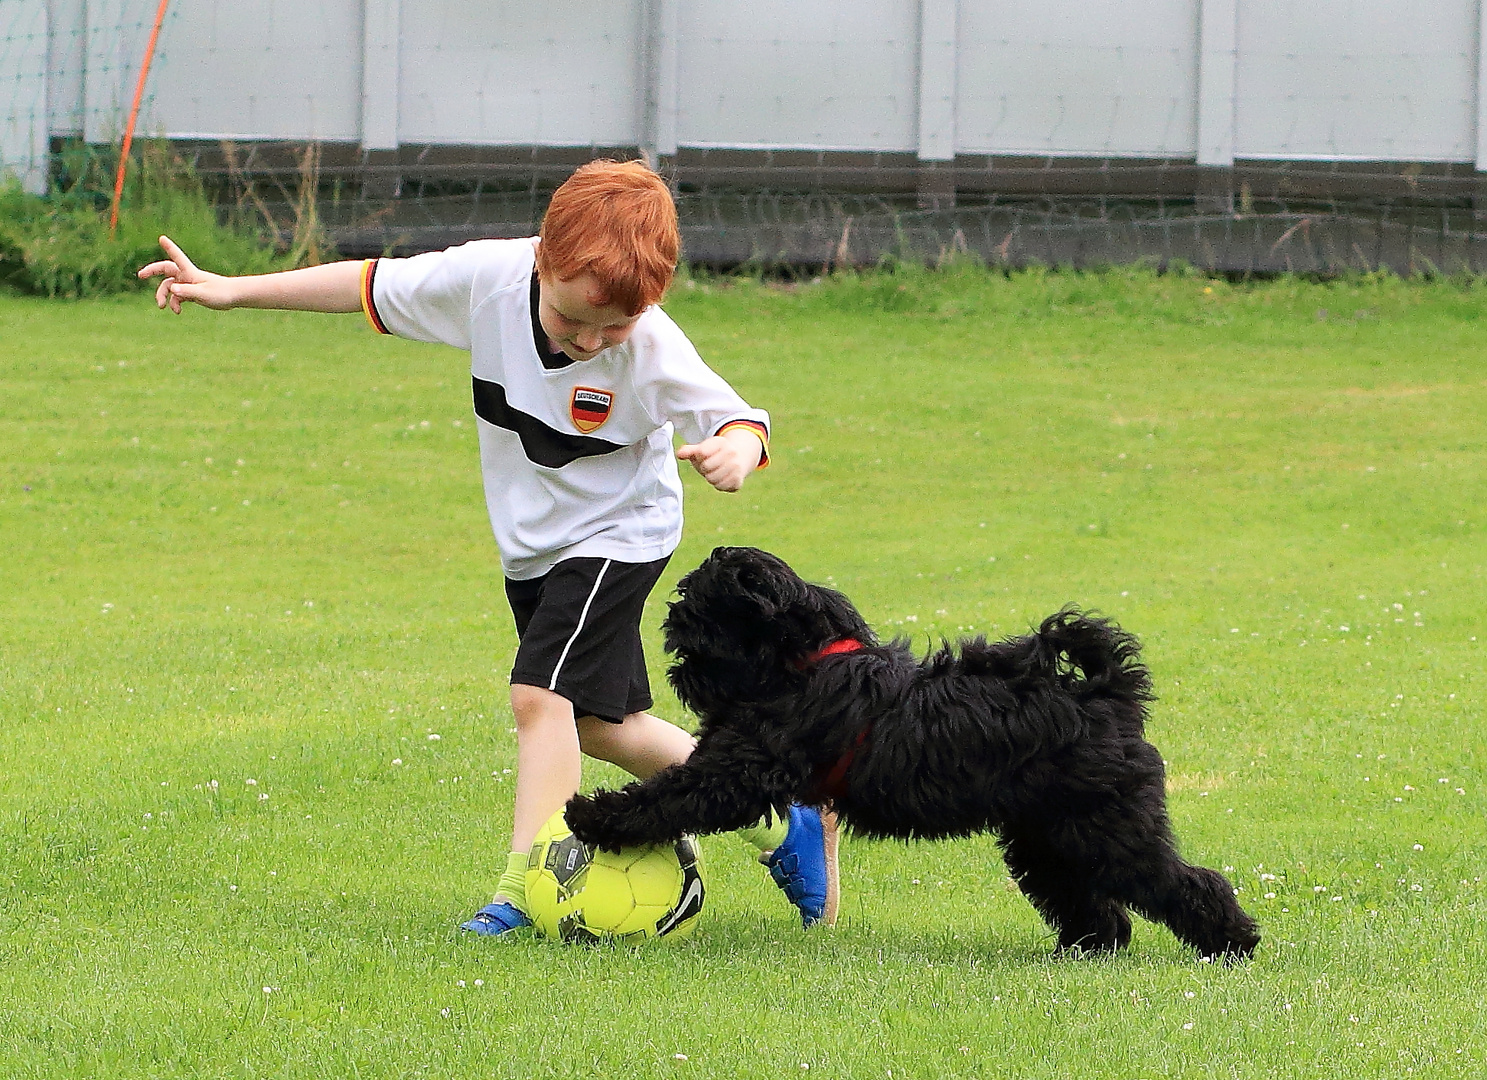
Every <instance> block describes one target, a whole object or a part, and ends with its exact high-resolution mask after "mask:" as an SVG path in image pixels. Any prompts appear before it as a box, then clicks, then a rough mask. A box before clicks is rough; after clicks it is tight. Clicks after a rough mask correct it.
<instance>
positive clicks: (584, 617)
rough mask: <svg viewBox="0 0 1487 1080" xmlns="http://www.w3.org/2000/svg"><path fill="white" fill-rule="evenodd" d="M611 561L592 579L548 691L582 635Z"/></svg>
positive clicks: (553, 671) (554, 684) (553, 670)
mask: <svg viewBox="0 0 1487 1080" xmlns="http://www.w3.org/2000/svg"><path fill="white" fill-rule="evenodd" d="M612 561H613V560H612V559H605V560H604V565H603V566H601V567H599V576H598V577H596V578H595V579H594V587H593V588H592V589H591V590H589V598H588V599H587V600H585V601H584V602H583V610H582V611H581V612H579V613H578V626H577V627H576V628H575V629H574V631H573V636H572V637H570V638H569V639H568V644H566V645H564V646H563V654H562V655H561V656H559V657H558V662H557V665H556V666H555V667H554V668H553V669H552V678H551V679H550V680H548V683H547V688H548V689H549V690H556V689H557V688H558V673H559V672H561V671H562V670H563V661H564V660H566V659H568V650H569V649H571V648H573V643H574V642H575V641H577V640H578V635H579V634H581V633H583V624H584V623H585V622H587V621H588V617H589V608H590V607H592V606H593V604H594V597H596V596H598V595H599V586H600V585H601V584H603V582H604V575H605V573H606V572H607V571H608V570H609V564H610V563H611V562H612Z"/></svg>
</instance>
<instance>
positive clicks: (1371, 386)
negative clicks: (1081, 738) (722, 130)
mask: <svg viewBox="0 0 1487 1080" xmlns="http://www.w3.org/2000/svg"><path fill="white" fill-rule="evenodd" d="M1484 305H1487V288H1484V287H1483V286H1481V285H1477V286H1466V285H1461V284H1459V283H1444V282H1442V283H1435V284H1428V285H1427V284H1414V283H1401V282H1398V281H1393V280H1363V281H1355V282H1346V283H1334V284H1330V285H1319V284H1308V283H1304V282H1298V281H1291V280H1283V281H1278V282H1270V283H1256V284H1249V285H1230V284H1227V283H1225V282H1222V281H1217V282H1216V281H1209V280H1205V279H1202V278H1196V277H1183V276H1178V275H1169V276H1162V277H1158V276H1154V275H1152V274H1150V273H1146V272H1138V273H1123V272H1111V273H1108V274H1105V275H1072V274H1049V273H1043V272H1028V273H1023V274H1018V275H1015V276H1013V277H1011V278H1007V277H1003V276H1000V275H987V274H983V273H981V272H978V271H971V270H963V271H954V272H947V273H944V274H928V273H912V274H907V273H901V274H896V275H894V274H883V275H876V276H869V277H865V278H862V279H852V278H849V279H841V280H833V281H828V282H826V283H824V284H801V285H800V286H798V287H794V288H781V287H766V286H761V285H759V284H756V283H749V282H741V283H726V282H717V281H713V282H708V281H694V282H692V283H691V284H690V285H689V284H687V283H686V282H682V283H681V284H679V285H678V287H677V288H676V289H675V290H674V294H673V298H672V300H671V301H670V302H669V305H668V306H669V310H670V311H671V312H672V314H673V315H674V316H675V317H676V318H677V319H678V321H679V322H681V323H682V325H683V326H684V327H685V328H686V329H687V330H688V331H689V332H690V334H691V335H692V337H693V339H694V340H695V341H696V343H697V344H698V346H699V348H700V349H701V350H702V352H703V354H704V356H706V357H707V358H708V359H709V361H710V362H711V363H712V364H713V365H714V366H715V367H716V368H717V369H718V370H719V371H720V372H721V373H722V374H724V375H725V376H726V377H727V378H728V379H730V380H731V381H732V382H733V383H734V384H735V385H736V386H737V387H738V388H739V389H740V390H741V391H742V392H743V393H744V394H745V396H747V397H748V398H749V399H750V400H751V401H753V402H755V403H757V404H759V405H761V406H764V407H766V408H768V409H769V410H770V411H771V413H772V415H773V418H774V422H775V441H774V447H773V449H774V464H773V466H772V467H771V468H770V469H769V470H767V471H765V472H763V473H760V474H758V475H757V476H755V477H754V478H752V479H751V480H750V481H749V483H748V485H747V486H746V487H745V489H744V490H743V491H742V492H741V493H739V494H737V495H731V496H729V495H721V494H718V493H716V492H713V491H711V490H710V489H707V488H706V487H705V485H703V484H701V483H700V482H697V480H696V478H695V477H689V481H688V487H689V491H688V496H689V502H688V507H687V515H688V526H687V536H686V540H685V542H684V543H683V545H682V548H681V550H680V551H679V552H678V553H677V556H676V558H675V559H674V561H673V563H672V566H671V568H670V571H669V573H668V577H667V578H666V579H664V582H663V587H662V588H659V589H658V590H657V594H656V595H655V596H654V597H653V599H652V605H651V609H650V612H649V614H648V616H647V624H646V628H647V632H648V635H649V638H648V640H649V645H650V650H651V652H650V655H651V663H652V672H653V680H654V681H655V682H656V683H657V684H658V686H659V685H660V684H661V682H662V680H663V673H664V657H663V655H662V653H661V650H660V645H659V634H658V627H659V622H660V618H661V615H662V613H663V611H664V607H663V604H664V601H665V599H666V592H667V590H668V589H669V587H670V586H671V585H672V584H673V583H674V582H675V580H676V578H677V577H679V576H680V574H681V573H683V572H684V571H685V570H686V569H687V568H689V567H690V566H693V565H695V564H696V563H697V561H698V560H700V559H701V557H702V556H703V555H704V554H705V553H706V552H707V551H708V550H709V549H710V548H711V547H712V546H713V545H714V544H717V543H730V544H733V543H737V544H753V545H757V546H760V547H764V548H767V549H770V550H772V551H774V552H777V553H778V554H780V555H782V556H784V557H785V558H787V559H788V560H790V561H791V562H792V563H793V564H794V565H795V566H796V567H797V568H798V569H799V570H800V571H801V572H802V573H803V574H805V575H806V576H808V577H811V578H814V579H816V580H821V581H826V582H830V583H832V584H834V585H835V586H837V587H839V588H841V589H844V590H845V591H846V592H848V593H849V594H850V595H851V596H852V597H853V598H854V599H855V600H856V601H857V603H858V605H859V606H860V607H861V608H862V610H863V611H864V612H865V613H866V614H867V616H868V618H869V619H870V621H872V622H873V623H874V625H875V626H877V627H878V628H879V629H880V632H881V633H883V634H884V635H894V634H903V635H908V636H910V637H912V639H913V640H914V641H915V643H916V644H917V645H918V646H919V647H921V648H927V647H928V646H929V644H930V643H931V642H935V643H937V642H938V641H939V639H940V638H941V637H951V638H953V637H955V636H957V635H960V634H963V633H987V634H991V635H1003V634H1011V633H1019V632H1022V631H1024V630H1025V629H1026V628H1027V627H1028V625H1029V624H1030V623H1034V622H1036V621H1037V620H1038V619H1040V618H1041V617H1042V616H1044V615H1046V614H1048V613H1049V612H1051V611H1053V610H1056V609H1057V608H1059V607H1060V606H1062V605H1063V604H1065V603H1070V602H1074V603H1078V604H1081V605H1084V606H1087V607H1093V608H1096V609H1098V610H1100V611H1102V612H1104V613H1105V614H1107V615H1110V616H1112V617H1114V618H1115V619H1117V620H1118V621H1119V622H1120V623H1121V624H1122V625H1123V626H1124V627H1126V628H1127V629H1129V630H1131V631H1133V632H1134V633H1136V634H1138V635H1139V636H1140V637H1141V639H1142V640H1143V642H1144V643H1145V647H1146V657H1147V660H1148V662H1149V664H1150V665H1151V668H1152V671H1153V675H1154V679H1155V684H1156V687H1157V689H1158V692H1159V694H1160V698H1159V700H1158V701H1157V702H1156V703H1155V705H1154V706H1153V710H1152V720H1151V724H1150V736H1151V738H1152V740H1153V741H1154V742H1155V743H1156V744H1157V746H1158V747H1160V748H1161V750H1162V752H1163V754H1164V756H1165V757H1166V759H1167V760H1168V762H1169V780H1170V793H1171V809H1172V816H1173V819H1174V822H1175V825H1176V828H1177V831H1178V835H1179V836H1180V838H1181V841H1182V844H1183V848H1184V852H1185V854H1186V855H1187V856H1188V857H1189V858H1190V859H1191V860H1193V861H1196V862H1201V863H1203V864H1205V865H1209V866H1213V867H1215V868H1221V869H1225V870H1226V871H1228V873H1229V874H1230V876H1231V878H1232V880H1233V881H1234V883H1235V885H1236V886H1237V887H1238V888H1239V890H1240V893H1239V896H1240V899H1241V902H1242V903H1243V904H1244V905H1245V906H1246V907H1247V908H1248V909H1249V910H1250V911H1251V912H1252V913H1254V914H1255V916H1256V917H1257V918H1258V919H1259V920H1260V923H1261V925H1262V929H1263V932H1264V935H1265V936H1264V941H1263V943H1262V944H1261V946H1260V948H1259V950H1258V952H1257V953H1256V955H1255V957H1254V958H1253V960H1252V961H1250V962H1249V963H1246V964H1242V965H1237V966H1234V967H1225V966H1222V965H1209V964H1201V963H1199V962H1198V961H1197V960H1196V959H1195V958H1194V957H1193V955H1192V954H1191V953H1189V952H1187V951H1186V950H1184V949H1183V948H1182V947H1180V946H1179V945H1178V944H1177V942H1176V941H1175V939H1174V938H1173V937H1172V936H1171V935H1170V934H1169V933H1168V932H1167V931H1166V930H1165V929H1162V928H1159V927H1155V926H1153V925H1151V924H1148V923H1144V922H1139V921H1138V924H1137V927H1136V932H1135V937H1134V940H1133V941H1132V944H1131V947H1130V949H1129V950H1127V952H1126V953H1124V954H1123V955H1121V956H1119V957H1117V958H1114V959H1093V960H1061V959H1056V958H1054V957H1053V956H1052V940H1051V937H1050V935H1049V934H1048V932H1047V931H1046V929H1045V928H1044V927H1043V926H1042V924H1041V923H1040V922H1039V920H1038V919H1037V918H1036V916H1035V915H1034V913H1033V912H1032V910H1031V908H1030V907H1029V906H1028V905H1027V903H1026V902H1025V901H1024V900H1023V899H1022V898H1021V896H1020V894H1019V893H1018V892H1017V891H1016V889H1015V887H1014V886H1013V884H1012V883H1011V882H1010V881H1009V880H1008V878H1007V875H1006V871H1005V869H1004V868H1003V866H1002V865H1001V863H1000V860H999V859H998V858H997V853H996V848H995V844H994V842H993V841H992V840H991V839H990V838H988V837H983V838H977V839H972V840H965V841H958V842H954V843H945V844H938V845H929V844H923V845H901V844H887V843H868V842H862V841H849V842H848V843H846V844H845V845H844V852H843V862H844V867H843V873H844V902H843V918H842V923H841V926H840V927H839V928H837V929H836V930H835V931H834V932H811V933H805V932H803V931H802V930H801V929H800V927H799V925H798V921H797V919H796V917H795V915H794V913H793V911H792V910H791V909H790V908H789V907H788V906H787V905H786V904H785V903H784V901H783V900H782V899H781V898H780V897H779V895H778V894H777V892H776V890H775V889H774V888H773V886H772V885H770V884H769V883H768V881H767V878H766V876H765V874H764V872H763V870H762V869H761V868H760V867H759V866H757V865H756V864H754V863H753V862H752V861H751V860H750V858H749V853H748V852H747V851H746V850H745V849H744V847H743V845H742V844H741V842H739V841H738V840H736V839H735V838H733V837H731V836H721V837H713V838H709V839H708V840H707V841H706V842H705V844H704V851H705V855H706V860H707V869H708V884H709V893H708V908H707V911H706V913H705V916H704V919H703V922H702V924H701V927H700V929H699V931H698V933H697V935H696V936H695V937H694V938H692V939H691V940H688V941H685V942H680V943H675V944H673V945H670V946H665V945H662V946H658V947H653V948H650V949H648V950H643V951H638V952H631V951H624V950H614V949H588V948H578V947H564V946H561V945H554V944H549V943H545V942H542V941H539V940H535V939H531V938H527V939H524V940H517V941H495V942H493V941H486V940H478V939H472V938H470V937H468V936H466V935H462V934H461V933H460V932H459V931H457V930H456V929H455V927H456V925H457V923H458V922H459V921H461V920H462V919H464V918H466V917H468V916H469V915H470V913H471V912H473V911H474V910H475V909H476V908H477V907H478V906H479V905H480V904H481V903H484V902H485V901H486V900H487V899H488V898H489V894H490V893H491V892H492V890H493V887H494V882H495V877H496V874H497V871H498V867H499V866H500V865H501V863H502V861H503V859H504V854H505V846H506V840H507V831H508V827H509V822H510V813H511V811H510V805H509V801H510V796H511V790H512V779H513V778H512V775H511V772H510V770H511V769H512V768H513V766H514V759H515V741H514V735H513V733H512V726H511V717H510V712H509V709H508V708H507V705H506V702H505V679H506V674H507V672H508V671H509V665H510V659H511V654H512V651H513V648H514V643H515V636H514V632H513V630H512V628H511V625H510V618H509V614H508V612H507V608H506V605H505V601H504V597H503V593H502V587H501V579H500V574H499V568H498V564H497V559H496V554H495V551H494V548H493V544H492V542H491V540H490V536H489V529H488V526H487V524H486V519H485V508H484V504H483V499H482V496H481V491H480V480H479V470H478V461H477V453H476V445H475V429H474V423H473V420H472V416H471V412H470V403H469V383H468V361H467V358H466V357H465V356H464V355H463V354H461V353H458V352H455V351H453V350H448V349H443V348H438V347H431V346H421V345H416V344H411V343H407V342H400V341H395V340H391V339H384V338H378V337H376V336H375V335H373V334H372V333H371V332H370V330H369V329H368V328H367V327H366V325H365V323H364V321H363V320H361V319H360V318H359V317H316V316H301V315H289V314H277V313H260V312H236V313H228V314H213V313H209V312H204V311H200V310H190V311H188V312H187V313H186V314H185V316H183V317H181V318H172V317H169V316H167V315H163V314H161V313H158V312H157V311H156V310H155V309H154V306H153V303H152V302H151V301H150V300H149V299H148V298H147V297H145V296H143V295H138V296H129V297H123V298H116V299H110V300H105V301H96V302H85V303H46V302H41V301H35V300H27V299H17V298H14V297H0V539H3V553H0V1075H3V1076H5V1077H15V1078H30V1077H63V1076H79V1077H81V1076H90V1077H92V1076H109V1077H162V1078H163V1077H191V1078H197V1077H223V1078H226V1077H233V1078H238V1077H242V1078H248V1077H295V1078H300V1077H304V1078H329V1077H364V1078H371V1077H378V1078H380V1077H466V1076H468V1077H548V1076H553V1077H592V1076H621V1077H628V1076H634V1077H720V1078H722V1077H729V1078H731V1077H782V1076H802V1075H809V1076H826V1077H844V1078H853V1080H857V1078H868V1077H884V1078H887V1077H892V1078H896V1080H901V1078H914V1077H924V1078H931V1077H950V1076H956V1077H959V1076H968V1077H969V1076H975V1077H1030V1078H1031V1077H1040V1078H1041V1077H1049V1078H1053V1077H1074V1076H1077V1077H1081V1078H1083V1077H1101V1078H1102V1077H1110V1078H1123V1080H1133V1078H1137V1077H1167V1076H1184V1077H1187V1076H1194V1077H1210V1076H1211V1077H1224V1078H1231V1077H1272V1076H1281V1077H1360V1076H1367V1077H1405V1076H1422V1077H1423V1076H1460V1077H1473V1076H1480V1075H1482V1074H1483V1073H1484V1072H1487V1020H1484V1012H1483V1009H1482V987H1483V985H1484V972H1487V894H1484V885H1483V881H1482V878H1483V876H1484V874H1487V869H1484V862H1487V822H1484V811H1487V753H1484V734H1483V733H1484V729H1487V725H1484V720H1487V716H1484V708H1483V697H1484V692H1487V677H1484V670H1483V668H1484V658H1487V651H1484V647H1487V625H1484V620H1483V618H1482V615H1481V612H1482V609H1483V604H1484V584H1487V582H1484V568H1487V529H1484V525H1487V516H1484V507H1487V467H1484V460H1487V459H1484V452H1487V334H1484V320H1483V314H1484V310H1487V307H1484ZM1479 639H1480V640H1479ZM658 711H659V712H661V713H662V714H663V715H666V716H668V717H672V718H674V719H677V720H679V721H682V722H686V717H685V716H684V715H683V714H682V713H681V711H680V710H679V708H678V706H677V705H676V703H675V701H674V699H672V698H670V697H669V696H668V695H667V694H666V693H665V692H664V691H662V692H661V693H660V694H659V696H658ZM619 779H620V776H619V774H618V773H617V772H616V771H614V770H612V769H609V768H607V767H597V766H595V767H591V768H590V769H589V770H588V771H587V773H586V782H588V783H594V784H598V783H612V782H615V781H618V780H619Z"/></svg>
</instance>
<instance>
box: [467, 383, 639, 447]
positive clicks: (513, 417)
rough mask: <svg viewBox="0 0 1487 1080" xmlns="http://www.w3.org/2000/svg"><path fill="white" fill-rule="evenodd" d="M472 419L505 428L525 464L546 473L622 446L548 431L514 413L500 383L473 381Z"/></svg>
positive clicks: (532, 419) (526, 415)
mask: <svg viewBox="0 0 1487 1080" xmlns="http://www.w3.org/2000/svg"><path fill="white" fill-rule="evenodd" d="M472 381H473V382H474V386H475V415H476V416H478V417H480V419H482V420H484V421H485V422H486V423H487V424H494V425H495V426H496V427H498V428H505V429H506V430H507V431H510V432H514V433H515V434H516V437H517V438H519V439H521V448H522V450H523V451H524V452H525V453H526V455H527V460H528V461H530V462H532V463H534V464H536V465H541V466H543V467H544V468H548V469H561V468H562V467H563V466H564V465H568V464H571V463H572V462H575V461H577V460H578V459H579V458H586V457H597V456H598V455H600V454H612V453H614V452H615V451H616V450H623V449H624V448H625V447H624V445H623V444H621V443H612V442H609V441H608V440H607V439H595V438H592V437H591V436H588V435H570V434H568V433H567V432H565V431H558V430H556V429H554V428H551V427H548V426H547V424H545V423H543V422H542V421H541V420H539V419H537V417H535V416H532V415H531V414H529V413H524V412H522V411H521V410H520V409H514V408H512V407H511V405H510V403H509V402H507V400H506V388H505V387H504V386H502V385H501V384H500V383H493V382H486V381H485V380H484V379H480V378H473V377H472Z"/></svg>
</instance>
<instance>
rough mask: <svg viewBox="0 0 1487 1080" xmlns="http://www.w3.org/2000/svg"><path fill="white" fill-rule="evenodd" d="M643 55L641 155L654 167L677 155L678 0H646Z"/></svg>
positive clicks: (644, 2) (641, 59)
mask: <svg viewBox="0 0 1487 1080" xmlns="http://www.w3.org/2000/svg"><path fill="white" fill-rule="evenodd" d="M641 15H642V19H643V22H642V25H641V42H642V48H641V53H640V80H639V81H640V152H641V153H642V154H644V155H645V157H646V160H647V161H649V162H650V163H651V167H652V168H655V169H659V168H660V167H661V159H662V158H670V157H674V156H675V155H676V114H677V93H678V89H677V77H676V64H677V57H676V34H677V29H676V20H677V0H643V2H642V4H641Z"/></svg>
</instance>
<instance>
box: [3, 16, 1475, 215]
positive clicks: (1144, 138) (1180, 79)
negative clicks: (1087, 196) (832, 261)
mask: <svg viewBox="0 0 1487 1080" xmlns="http://www.w3.org/2000/svg"><path fill="white" fill-rule="evenodd" d="M1484 2H1487V0H1139V2H1138V0H1043V2H1042V3H1039V4H1028V3H1026V2H1024V0H855V2H854V3H851V4H842V3H838V2H834V0H610V2H607V3H603V4H596V3H593V2H591V0H547V2H545V3H542V4H534V3H531V2H530V0H315V2H312V3H307V2H305V0H294V2H290V0H177V2H176V3H174V4H173V5H172V6H171V9H170V13H169V15H168V17H167V20H166V24H165V28H164V32H163V34H162V37H161V43H160V49H159V53H158V55H157V58H156V61H155V67H154V70H153V72H152V74H151V80H150V83H151V85H150V94H149V97H148V99H147V104H146V109H145V111H144V113H143V116H142V119H141V132H142V133H144V134H152V135H167V136H171V137H175V138H233V139H244V140H248V139H255V140H256V139H296V140H300V139H317V140H326V141H337V142H346V143H350V144H358V145H362V146H365V147H367V148H369V149H392V148H395V147H397V146H399V145H408V144H423V145H429V144H433V145H441V144H442V145H470V146H641V147H645V148H648V149H652V150H655V151H659V152H660V153H662V154H666V153H671V152H674V151H676V150H677V149H678V148H688V147H694V148H714V149H716V148H744V149H791V148H796V149H814V150H868V151H888V152H900V153H912V154H915V155H917V156H918V157H919V158H920V159H922V160H926V161H935V160H949V159H951V158H953V157H954V156H955V155H957V154H1008V155H1055V156H1058V155H1083V156H1099V157H1146V158H1151V157H1158V158H1162V157H1171V158H1187V159H1190V160H1191V159H1194V158H1196V159H1197V160H1198V161H1199V162H1200V163H1204V164H1212V165H1220V166H1222V165H1226V164H1231V163H1232V161H1233V160H1234V159H1235V158H1236V157H1237V158H1241V159H1245V158H1248V159H1256V158H1258V159H1264V158H1283V159H1329V160H1383V161H1436V162H1458V163H1474V164H1475V165H1476V167H1477V168H1478V169H1487V132H1484V129H1487V123H1484V122H1483V96H1484V95H1483V93H1482V91H1481V87H1482V85H1483V79H1484V67H1487V65H1484V63H1483V34H1482V21H1483V5H1484ZM155 6H156V0H0V105H3V107H4V108H5V109H6V110H7V111H6V114H5V123H4V125H3V127H0V140H3V141H0V153H3V155H4V160H5V162H6V163H7V164H9V165H10V166H11V167H12V168H14V169H17V170H19V171H21V172H22V173H23V174H25V175H26V176H27V177H28V179H29V180H30V182H31V183H32V184H33V185H34V184H35V183H36V177H37V176H38V175H39V168H38V165H39V163H38V162H37V161H36V160H35V159H36V156H37V154H38V147H39V146H40V145H41V143H42V142H44V135H45V134H46V133H49V134H51V135H53V136H57V135H69V134H79V135H82V136H83V137H85V138H86V139H88V140H89V141H107V140H109V139H111V138H113V137H115V136H116V135H117V134H118V132H119V129H120V127H121V126H122V123H123V116H124V110H125V108H126V107H127V104H128V101H129V99H130V97H131V95H132V92H133V80H134V77H135V73H136V72H137V70H138V65H139V61H140V53H141V50H142V48H143V45H144V41H145V39H146V37H147V36H148V28H149V24H150V22H151V20H152V18H153V15H154V10H155ZM43 61H44V70H45V77H44V78H43V77H42V75H41V69H40V67H39V65H41V64H42V63H43ZM39 121H40V122H39Z"/></svg>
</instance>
